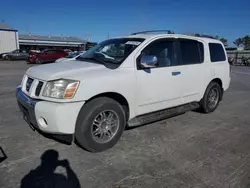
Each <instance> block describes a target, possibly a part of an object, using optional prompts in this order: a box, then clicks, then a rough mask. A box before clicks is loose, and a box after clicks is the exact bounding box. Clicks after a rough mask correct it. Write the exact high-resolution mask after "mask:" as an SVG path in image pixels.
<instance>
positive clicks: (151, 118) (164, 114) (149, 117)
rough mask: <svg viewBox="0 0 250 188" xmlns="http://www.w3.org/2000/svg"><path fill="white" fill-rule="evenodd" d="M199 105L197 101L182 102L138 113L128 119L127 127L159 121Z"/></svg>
mask: <svg viewBox="0 0 250 188" xmlns="http://www.w3.org/2000/svg"><path fill="white" fill-rule="evenodd" d="M199 107H200V105H199V103H198V102H192V103H188V104H184V105H181V106H177V107H173V108H168V109H164V110H160V111H156V112H151V113H148V114H144V115H140V116H137V117H135V118H133V119H131V120H129V121H128V126H129V127H135V126H140V125H145V124H148V123H152V122H156V121H160V120H163V119H167V118H170V117H173V116H176V115H179V114H182V113H185V112H188V111H192V110H195V109H197V108H199Z"/></svg>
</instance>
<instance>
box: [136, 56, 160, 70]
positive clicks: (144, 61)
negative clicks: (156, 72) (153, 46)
mask: <svg viewBox="0 0 250 188" xmlns="http://www.w3.org/2000/svg"><path fill="white" fill-rule="evenodd" d="M157 62H158V60H157V57H156V56H153V55H143V56H142V57H141V61H140V65H141V66H142V67H143V68H152V67H156V66H157Z"/></svg>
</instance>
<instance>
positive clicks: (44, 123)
mask: <svg viewBox="0 0 250 188" xmlns="http://www.w3.org/2000/svg"><path fill="white" fill-rule="evenodd" d="M38 124H39V125H40V126H42V127H44V128H46V127H47V126H48V123H47V121H46V120H45V119H44V118H42V117H40V118H39V119H38Z"/></svg>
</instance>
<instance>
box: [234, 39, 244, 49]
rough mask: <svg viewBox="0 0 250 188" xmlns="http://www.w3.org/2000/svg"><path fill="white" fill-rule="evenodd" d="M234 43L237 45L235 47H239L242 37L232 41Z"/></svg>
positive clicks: (241, 43)
mask: <svg viewBox="0 0 250 188" xmlns="http://www.w3.org/2000/svg"><path fill="white" fill-rule="evenodd" d="M234 44H235V45H236V46H237V47H240V46H242V45H243V40H242V38H238V39H236V40H235V41H234Z"/></svg>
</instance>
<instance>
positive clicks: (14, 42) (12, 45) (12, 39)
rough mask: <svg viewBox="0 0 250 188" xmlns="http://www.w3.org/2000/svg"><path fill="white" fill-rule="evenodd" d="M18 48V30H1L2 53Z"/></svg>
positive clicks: (0, 48)
mask: <svg viewBox="0 0 250 188" xmlns="http://www.w3.org/2000/svg"><path fill="white" fill-rule="evenodd" d="M18 48H19V41H18V32H16V31H6V30H0V53H5V52H10V51H13V50H16V49H18Z"/></svg>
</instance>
